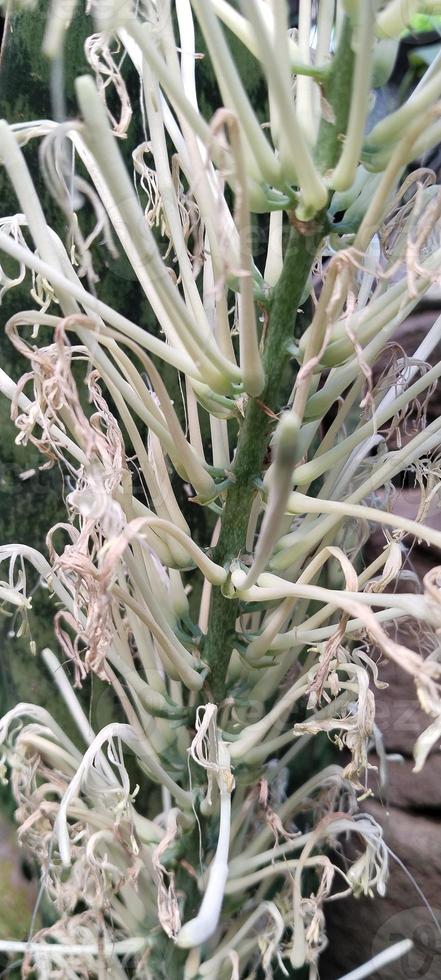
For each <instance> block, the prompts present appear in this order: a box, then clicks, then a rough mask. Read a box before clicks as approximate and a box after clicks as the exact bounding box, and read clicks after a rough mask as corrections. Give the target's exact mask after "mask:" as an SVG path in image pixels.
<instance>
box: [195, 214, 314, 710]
mask: <svg viewBox="0 0 441 980" xmlns="http://www.w3.org/2000/svg"><path fill="white" fill-rule="evenodd" d="M323 229H324V219H323V218H322V220H321V221H320V222H317V220H315V221H313V222H309V223H307V224H302V225H301V226H298V227H295V228H293V230H292V232H291V237H290V241H289V245H288V249H287V253H286V256H285V261H284V266H283V271H282V274H281V276H280V279H279V281H278V283H277V286H276V288H275V291H274V297H273V301H272V304H271V309H270V314H269V323H268V339H267V344H266V348H265V352H264V356H263V366H264V371H265V377H266V383H265V388H264V390H263V392H262V395H261V396H260V398H259V399H250V401H249V402H248V406H247V410H246V413H245V418H244V421H243V423H242V426H241V429H240V433H239V439H238V444H237V451H236V457H235V463H234V470H233V473H234V479H235V482H234V485H233V486H232V487H231V488H230V490H229V491H228V493H227V498H226V502H225V508H224V512H223V517H222V529H221V533H220V537H219V542H218V544H217V546H216V549H215V552H214V560H215V561H216V562H217V563H218V564H219V565H224V566H225V567H229V565H230V563H231V562H232V561H233V560H234V559H235V558H238V557H239V556H240V555H241V553H242V552H243V550H244V548H245V541H246V533H247V527H248V520H249V516H250V510H251V505H252V502H253V497H254V494H255V492H256V486H255V479H256V477H260V476H261V473H262V468H263V465H264V460H265V454H266V451H267V448H268V442H269V438H270V434H271V430H272V427H273V425H274V418H272V417H271V413H274V414H276V413H277V412H278V411H279V410H280V407H281V406H280V390H281V385H282V380H283V374H284V371H285V368H286V365H287V362H288V359H289V357H290V353H289V344H290V341H291V340H292V337H293V330H294V324H295V319H296V311H297V308H298V306H299V303H300V301H301V298H302V294H303V292H304V288H305V284H306V282H307V279H308V276H309V273H310V271H311V266H312V264H313V261H314V257H315V255H316V252H317V247H318V245H319V243H320V241H321V238H322V236H323ZM268 410H269V411H268ZM237 615H238V602H237V600H236V599H231V598H228V597H226V596H225V595H223V593H222V592H221V590H220V589H213V597H212V603H211V615H210V628H209V632H208V636H207V641H206V646H205V649H204V660H205V661H206V662H207V663H208V665H209V667H210V675H209V678H208V684H209V688H210V694H211V696H212V697H213V698H214V699H215V700H220V699H222V697H223V695H224V690H225V677H226V673H227V668H228V663H229V660H230V656H231V652H232V648H233V645H234V638H235V623H236V618H237Z"/></svg>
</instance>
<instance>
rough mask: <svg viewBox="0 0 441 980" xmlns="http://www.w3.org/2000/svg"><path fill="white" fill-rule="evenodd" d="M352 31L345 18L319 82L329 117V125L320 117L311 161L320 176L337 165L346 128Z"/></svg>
mask: <svg viewBox="0 0 441 980" xmlns="http://www.w3.org/2000/svg"><path fill="white" fill-rule="evenodd" d="M352 29H353V28H352V23H351V20H350V18H349V17H345V19H344V21H343V24H342V28H341V31H340V37H339V40H338V45H337V50H336V52H335V55H334V58H333V61H332V64H331V68H330V69H329V74H328V75H327V77H326V78H325V79H324V82H323V95H324V97H325V99H326V101H327V102H328V103H329V105H330V107H331V110H332V115H333V120H332V122H331V121H330V120H328V119H325V118H322V121H321V124H320V129H319V135H318V139H317V145H316V150H315V162H316V164H317V166H318V168H319V170H320V172H321V173H324V174H326V172H327V171H328V170H332V169H333V168H334V167H335V166H336V165H337V163H338V160H339V157H340V154H341V152H342V149H343V140H344V136H345V134H346V130H347V125H348V115H349V104H350V98H351V90H352V76H353V72H354V52H353V50H352V47H351V43H352Z"/></svg>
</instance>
